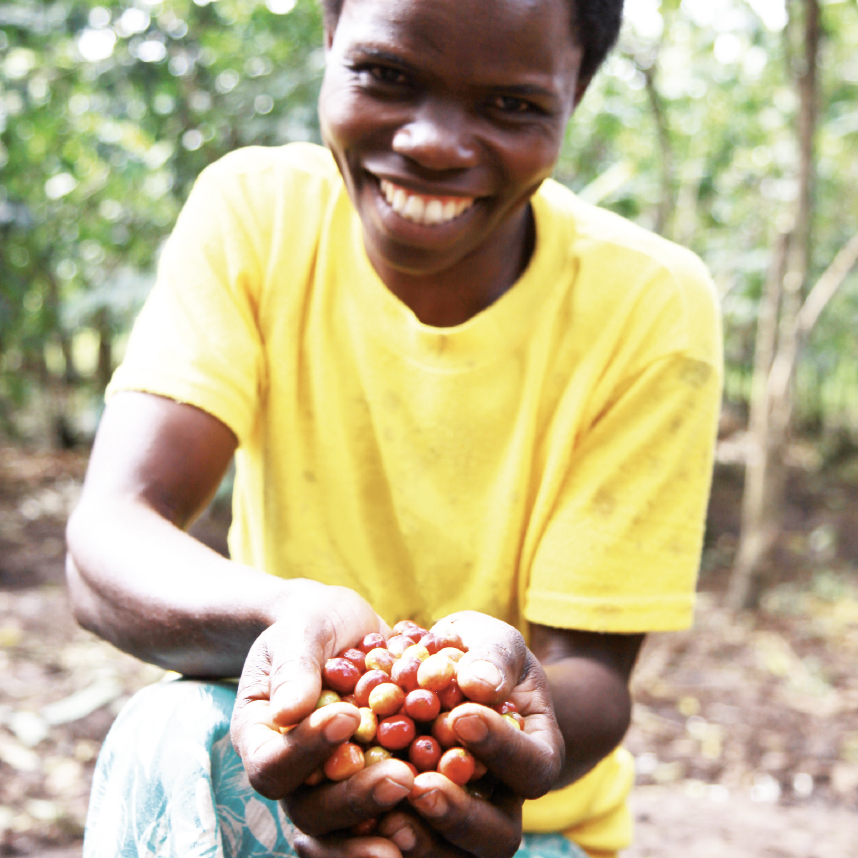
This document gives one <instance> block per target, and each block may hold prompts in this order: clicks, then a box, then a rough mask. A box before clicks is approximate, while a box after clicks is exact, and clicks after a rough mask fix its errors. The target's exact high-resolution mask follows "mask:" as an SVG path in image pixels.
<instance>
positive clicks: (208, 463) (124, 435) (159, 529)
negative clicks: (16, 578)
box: [67, 393, 377, 677]
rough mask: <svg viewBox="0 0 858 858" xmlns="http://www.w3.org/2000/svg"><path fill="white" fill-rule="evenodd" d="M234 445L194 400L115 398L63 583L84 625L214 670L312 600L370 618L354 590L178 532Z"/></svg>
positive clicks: (341, 619)
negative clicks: (292, 574)
mask: <svg viewBox="0 0 858 858" xmlns="http://www.w3.org/2000/svg"><path fill="white" fill-rule="evenodd" d="M235 447H236V439H235V437H234V436H233V434H232V432H231V431H230V430H229V429H228V428H227V427H226V426H225V425H224V424H223V423H221V422H220V421H219V420H217V419H216V418H214V417H212V416H211V415H209V414H206V413H205V412H203V411H200V410H199V409H196V408H193V407H191V406H188V405H182V404H179V403H176V402H174V401H172V400H169V399H164V398H161V397H157V396H152V395H148V394H144V393H120V394H117V395H116V396H115V397H113V398H112V399H111V400H110V402H109V404H108V406H107V408H106V410H105V413H104V417H103V418H102V421H101V425H100V427H99V431H98V435H97V438H96V441H95V445H94V447H93V452H92V457H91V459H90V464H89V469H88V471H87V476H86V480H85V483H84V489H83V494H82V497H81V500H80V503H79V505H78V507H77V509H76V510H75V511H74V513H73V514H72V517H71V519H70V521H69V524H68V530H67V540H68V559H67V575H68V583H69V591H70V594H71V598H72V604H73V607H74V611H75V614H76V616H77V618H78V621H79V622H80V623H81V624H82V625H83V626H84V627H85V628H87V629H90V630H91V631H93V632H95V633H96V634H99V635H101V636H102V637H104V638H106V639H107V640H109V641H110V642H111V643H113V644H115V645H116V646H117V647H119V648H120V649H123V650H125V651H126V652H130V653H132V654H134V655H136V656H138V657H139V658H141V659H144V660H146V661H151V662H153V663H155V664H158V665H161V666H162V667H165V668H169V669H172V670H177V671H179V672H181V673H184V674H186V675H190V676H210V677H215V676H237V675H238V674H239V673H241V670H242V667H243V665H244V660H245V657H246V655H247V653H248V651H249V649H250V647H251V645H252V644H253V642H254V640H256V638H257V637H258V636H259V635H260V634H261V633H262V631H263V630H265V629H266V628H268V627H269V626H271V625H272V624H273V623H274V622H275V621H276V620H278V619H283V618H285V617H287V616H288V615H289V614H290V613H291V612H292V611H294V610H296V609H297V606H298V605H299V604H300V605H301V606H302V610H303V611H305V614H304V616H305V617H309V616H310V615H311V614H312V613H313V610H312V606H315V608H317V609H318V611H319V623H320V625H321V626H324V627H330V626H331V624H334V625H337V624H339V625H341V626H342V627H343V628H344V627H345V626H347V625H349V622H350V621H351V620H355V621H356V622H357V623H358V625H360V624H362V623H366V622H369V623H371V624H374V623H375V622H377V620H376V619H373V617H374V613H373V612H371V611H370V610H369V607H368V606H366V612H365V613H366V615H365V616H364V615H363V614H361V612H362V611H363V606H362V605H360V604H359V603H360V602H362V600H359V597H357V596H356V594H351V591H344V589H343V588H330V587H325V586H324V585H321V584H318V583H316V582H313V581H307V580H304V579H295V580H283V579H279V578H275V577H273V576H271V575H267V574H265V573H264V572H263V571H261V570H257V569H253V568H250V567H248V566H243V565H241V564H238V563H234V562H232V561H230V560H227V559H225V558H223V557H221V556H220V555H219V554H217V553H216V552H214V551H212V550H211V549H209V548H207V547H206V546H204V545H203V544H202V543H200V542H198V541H197V540H195V539H193V538H192V537H191V536H189V535H188V534H187V533H185V532H184V529H185V528H187V527H188V526H189V525H190V524H191V523H192V522H193V520H194V518H195V517H196V516H197V515H199V513H200V512H201V511H202V510H203V509H204V507H205V505H206V504H207V503H208V501H209V500H210V498H211V497H212V496H213V494H214V492H215V491H216V490H217V486H218V484H219V482H220V480H221V479H222V477H223V474H224V472H225V471H226V468H227V466H228V465H229V462H230V460H231V458H232V455H233V452H234V450H235ZM336 594H339V595H341V596H344V599H343V604H342V605H338V604H337V602H338V600H337V598H335V596H336ZM352 597H353V598H352ZM338 611H339V616H338V614H337V612H338ZM355 611H356V612H357V614H360V616H359V617H357V618H355V617H354V616H352V614H353V613H354V612H355Z"/></svg>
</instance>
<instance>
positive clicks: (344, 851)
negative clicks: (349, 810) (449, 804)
mask: <svg viewBox="0 0 858 858" xmlns="http://www.w3.org/2000/svg"><path fill="white" fill-rule="evenodd" d="M293 846H294V849H295V852H297V854H298V855H299V856H300V858H402V853H401V852H400V851H399V849H397V847H396V846H395V845H394V843H393V842H391V841H390V840H388V839H387V838H385V837H343V836H333V837H325V838H316V837H311V836H310V835H309V834H306V833H304V832H302V831H298V830H297V829H296V831H295V839H294V843H293Z"/></svg>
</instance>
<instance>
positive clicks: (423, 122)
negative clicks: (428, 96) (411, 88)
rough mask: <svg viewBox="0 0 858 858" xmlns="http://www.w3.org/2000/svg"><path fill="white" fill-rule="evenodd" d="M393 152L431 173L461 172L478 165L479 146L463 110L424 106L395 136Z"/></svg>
mask: <svg viewBox="0 0 858 858" xmlns="http://www.w3.org/2000/svg"><path fill="white" fill-rule="evenodd" d="M393 150H394V151H395V152H397V153H398V154H400V155H403V156H405V157H406V158H409V159H411V160H412V161H415V162H416V163H418V164H420V166H422V167H425V168H426V169H428V170H433V171H438V172H441V171H444V170H462V169H466V168H468V167H473V166H475V165H476V163H477V155H478V151H477V143H476V140H475V138H474V136H473V134H472V132H471V128H470V123H469V120H468V116H467V115H466V114H465V112H464V111H463V110H460V109H457V108H455V107H452V106H450V105H446V104H439V103H436V102H431V103H424V104H423V105H421V106H420V107H419V109H418V110H417V111H416V112H415V113H414V115H413V116H412V117H411V118H410V119H409V120H408V121H407V122H405V123H404V124H402V125H400V126H399V128H398V129H397V130H396V132H395V134H394V135H393Z"/></svg>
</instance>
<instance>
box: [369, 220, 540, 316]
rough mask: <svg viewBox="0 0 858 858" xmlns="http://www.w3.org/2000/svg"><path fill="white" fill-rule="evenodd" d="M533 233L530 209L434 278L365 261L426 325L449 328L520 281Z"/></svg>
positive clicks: (371, 259) (377, 262) (532, 242)
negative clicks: (489, 242)
mask: <svg viewBox="0 0 858 858" xmlns="http://www.w3.org/2000/svg"><path fill="white" fill-rule="evenodd" d="M535 236H536V229H535V224H534V220H533V213H532V211H531V208H530V206H529V205H528V206H527V207H526V208H525V210H524V211H523V212H522V213H521V215H520V217H519V218H516V219H514V222H512V223H509V224H505V225H503V226H502V227H501V228H500V229H499V230H498V232H497V233H496V234H495V236H493V239H494V240H493V241H492V242H491V244H490V245H484V246H482V247H480V248H478V249H477V250H475V251H474V252H472V253H470V254H469V255H468V256H466V257H464V258H463V259H461V260H460V261H459V262H457V263H456V265H454V266H452V267H450V268H446V269H444V270H443V271H439V272H437V273H428V274H427V273H421V274H412V273H410V272H408V271H403V270H400V269H397V268H392V267H390V266H388V265H385V264H384V263H383V261H382V260H378V259H375V258H373V257H374V256H375V255H374V254H373V253H372V252H371V251H370V252H369V257H370V261H371V262H372V265H373V267H374V268H375V270H376V272H377V273H378V275H379V277H380V278H381V279H382V281H383V282H384V284H385V285H386V286H387V288H388V289H390V291H391V292H392V293H393V294H394V295H396V297H397V298H399V300H400V301H402V302H403V303H404V304H405V305H406V306H407V307H409V308H410V309H411V310H412V312H413V313H414V314H415V315H416V316H417V318H418V319H419V320H420V321H421V322H423V324H425V325H431V326H432V327H436V328H450V327H454V326H455V325H461V324H462V323H463V322H467V321H468V319H470V318H472V317H474V316H476V315H477V313H479V312H481V311H482V310H485V309H486V307H489V306H490V305H491V304H493V303H494V302H495V301H497V299H498V298H500V297H501V295H503V294H504V293H505V292H506V291H507V290H509V289H510V287H511V286H512V285H513V284H514V283H515V282H516V280H518V278H519V277H520V276H521V275H522V273H523V272H524V269H525V268H526V267H527V264H528V262H529V261H530V257H531V255H532V254H533V248H534V244H535Z"/></svg>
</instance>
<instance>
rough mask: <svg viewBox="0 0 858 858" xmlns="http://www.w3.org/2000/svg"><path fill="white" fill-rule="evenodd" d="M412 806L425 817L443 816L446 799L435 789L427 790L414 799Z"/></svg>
mask: <svg viewBox="0 0 858 858" xmlns="http://www.w3.org/2000/svg"><path fill="white" fill-rule="evenodd" d="M414 804H415V805H417V809H418V810H419V811H420V812H421V813H425V814H426V816H443V815H444V814H445V813H446V812H447V799H446V798H444V796H443V795H441V793H440V792H439V791H438V790H436V789H432V790H429V792H427V793H424V794H423V795H421V796H420V797H419V798H416V799H414Z"/></svg>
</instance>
